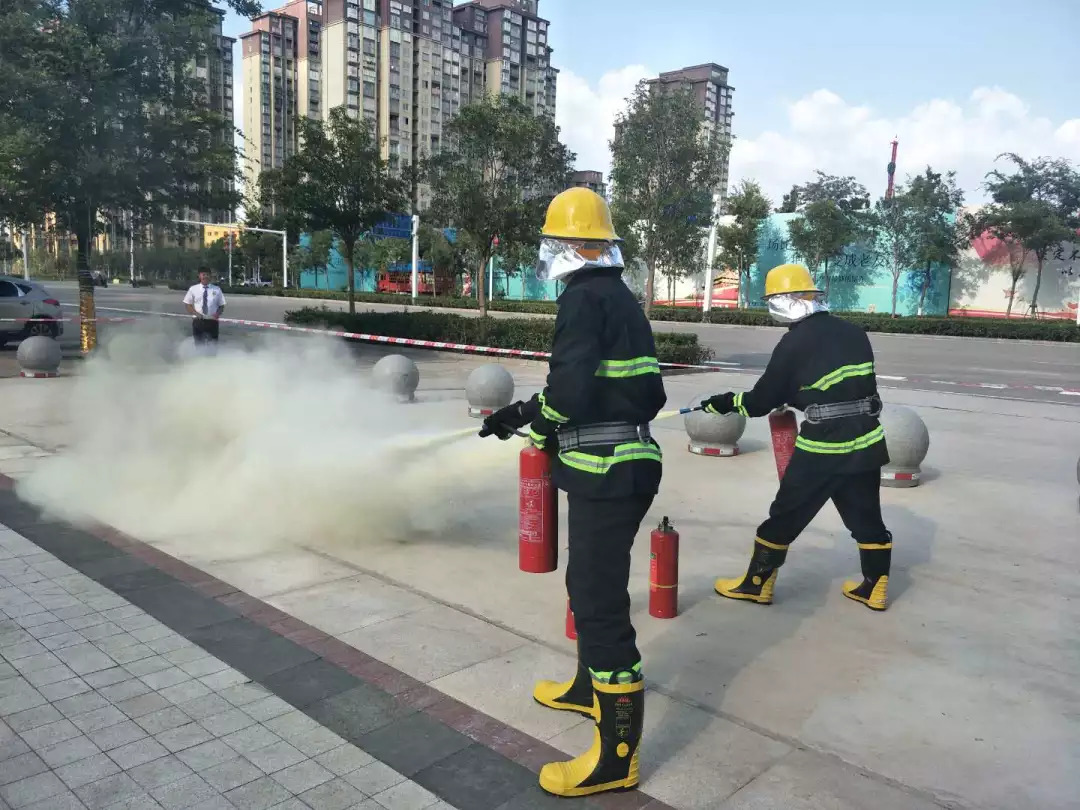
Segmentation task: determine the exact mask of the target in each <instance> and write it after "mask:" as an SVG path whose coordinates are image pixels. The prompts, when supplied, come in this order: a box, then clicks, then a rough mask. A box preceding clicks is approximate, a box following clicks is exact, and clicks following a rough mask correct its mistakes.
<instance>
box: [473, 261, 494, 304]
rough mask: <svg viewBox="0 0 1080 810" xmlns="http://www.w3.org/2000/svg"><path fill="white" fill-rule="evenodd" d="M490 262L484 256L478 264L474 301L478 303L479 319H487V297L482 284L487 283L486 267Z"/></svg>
mask: <svg viewBox="0 0 1080 810" xmlns="http://www.w3.org/2000/svg"><path fill="white" fill-rule="evenodd" d="M490 261H491V257H490V256H484V258H483V261H481V262H480V272H479V273H478V274H477V279H476V299H477V301H479V302H480V317H481V318H486V317H487V295H486V294H485V292H484V284H485V282H486V281H487V266H488V262H490Z"/></svg>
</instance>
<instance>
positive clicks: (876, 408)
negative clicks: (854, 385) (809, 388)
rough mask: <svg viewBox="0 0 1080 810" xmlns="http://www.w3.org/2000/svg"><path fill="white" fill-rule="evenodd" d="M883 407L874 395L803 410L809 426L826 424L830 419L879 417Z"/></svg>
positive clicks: (879, 398)
mask: <svg viewBox="0 0 1080 810" xmlns="http://www.w3.org/2000/svg"><path fill="white" fill-rule="evenodd" d="M882 408H884V405H883V404H882V402H881V397H879V396H878V395H877V394H874V395H873V396H871V397H866V399H855V400H852V401H850V402H827V403H820V404H815V405H807V406H806V407H805V408H803V414H804V415H805V416H806V421H807V422H809V423H810V424H811V425H816V424H818V423H819V422H827V421H829V420H830V419H845V418H847V417H849V416H879V415H880V414H881V411H882Z"/></svg>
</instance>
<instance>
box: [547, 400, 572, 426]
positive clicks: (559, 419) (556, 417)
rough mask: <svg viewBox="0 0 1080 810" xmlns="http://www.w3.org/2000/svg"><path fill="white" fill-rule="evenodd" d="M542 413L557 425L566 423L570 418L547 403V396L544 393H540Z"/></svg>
mask: <svg viewBox="0 0 1080 810" xmlns="http://www.w3.org/2000/svg"><path fill="white" fill-rule="evenodd" d="M540 415H541V416H543V417H544V418H545V419H547V420H548V421H549V422H554V423H555V424H557V425H565V424H566V423H567V422H569V421H570V420H569V419H567V418H566V417H565V416H563V415H562V414H561V413H559V412H558V411H557V410H555V409H554V408H552V407H551V406H550V405H548V404H547V397H546V396H544V394H543V393H541V394H540Z"/></svg>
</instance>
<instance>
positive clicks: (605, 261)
mask: <svg viewBox="0 0 1080 810" xmlns="http://www.w3.org/2000/svg"><path fill="white" fill-rule="evenodd" d="M622 266H623V257H622V251H621V250H620V249H619V246H618V245H616V244H608V245H605V246H604V250H603V252H602V253H601V254H600V255H599V256H598V257H597V258H595V259H587V258H585V257H584V256H582V255H581V254H580V253H578V252H577V250H575V249H574V247H573V246H572V245H569V244H567V243H566V242H561V241H559V240H558V239H542V240H541V241H540V257H539V259H538V260H537V262H536V277H537V278H538V279H540V280H541V281H566V279H568V278H569V277H570V276H572V275H573V274H574V273H576V272H577V271H578V270H586V269H590V268H601V267H622Z"/></svg>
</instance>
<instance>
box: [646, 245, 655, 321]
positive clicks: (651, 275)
mask: <svg viewBox="0 0 1080 810" xmlns="http://www.w3.org/2000/svg"><path fill="white" fill-rule="evenodd" d="M646 266H647V267H648V268H649V272H648V274H647V275H646V276H645V317H646V318H648V317H649V315H650V314H651V313H652V302H653V297H654V296H655V295H656V259H650V260H649V262H648V264H647V265H646Z"/></svg>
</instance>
